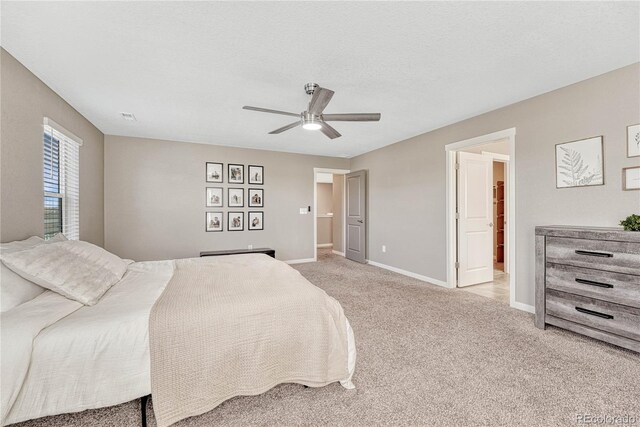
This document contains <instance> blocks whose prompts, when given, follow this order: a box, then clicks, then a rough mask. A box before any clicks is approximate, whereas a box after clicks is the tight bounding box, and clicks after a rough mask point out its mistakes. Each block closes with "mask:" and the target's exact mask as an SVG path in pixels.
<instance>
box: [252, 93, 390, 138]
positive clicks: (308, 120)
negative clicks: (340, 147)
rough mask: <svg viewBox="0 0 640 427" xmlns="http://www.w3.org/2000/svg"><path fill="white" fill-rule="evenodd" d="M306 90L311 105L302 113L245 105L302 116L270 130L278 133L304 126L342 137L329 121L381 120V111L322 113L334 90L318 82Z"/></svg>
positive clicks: (271, 133) (327, 134)
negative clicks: (323, 86) (321, 85)
mask: <svg viewBox="0 0 640 427" xmlns="http://www.w3.org/2000/svg"><path fill="white" fill-rule="evenodd" d="M304 90H305V92H306V93H307V94H308V95H310V96H311V100H310V101H309V106H308V108H307V110H306V111H303V112H302V113H300V114H296V113H289V112H287V111H280V110H271V109H269V108H260V107H251V106H248V105H245V106H244V107H242V108H243V109H245V110H251V111H258V112H261V113H271V114H280V115H284V116H293V117H300V119H299V120H297V121H295V122H293V123H290V124H288V125H286V126H283V127H281V128H279V129H276V130H274V131H271V132H269V134H270V135H276V134H279V133H282V132H284V131H286V130H289V129H293V128H295V127H298V126H300V125H301V126H302V128H303V129H307V130H319V131H320V132H322V133H323V134H325V135H326V136H327V137H328V138H330V139H335V138H338V137H340V136H341V135H340V133H339V132H338V131H337V130H335V129H334V128H333V127H331V126H329V124H327V122H328V121H336V122H377V121H379V120H380V113H346V114H322V113H323V111H324V109H325V108H326V107H327V105H328V104H329V101H331V98H332V97H333V94H334V92H333V91H332V90H329V89H325V88H322V87H320V85H318V84H317V83H307V84H306V85H304Z"/></svg>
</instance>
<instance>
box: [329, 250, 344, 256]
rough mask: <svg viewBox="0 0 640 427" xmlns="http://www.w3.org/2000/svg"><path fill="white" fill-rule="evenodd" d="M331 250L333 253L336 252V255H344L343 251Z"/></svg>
mask: <svg viewBox="0 0 640 427" xmlns="http://www.w3.org/2000/svg"><path fill="white" fill-rule="evenodd" d="M331 252H333V253H334V254H336V255H340V256H344V252H338V251H336V250H333V251H331Z"/></svg>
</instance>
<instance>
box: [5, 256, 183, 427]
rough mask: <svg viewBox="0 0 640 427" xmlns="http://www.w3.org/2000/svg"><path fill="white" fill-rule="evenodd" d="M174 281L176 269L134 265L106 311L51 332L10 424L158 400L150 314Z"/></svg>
mask: <svg viewBox="0 0 640 427" xmlns="http://www.w3.org/2000/svg"><path fill="white" fill-rule="evenodd" d="M172 273H173V261H149V262H138V263H134V264H131V265H130V266H129V269H128V271H127V273H126V274H125V276H124V277H123V278H122V280H121V281H119V282H118V283H117V284H115V285H114V286H113V287H112V288H111V289H110V290H109V291H108V292H107V293H106V294H105V295H104V296H103V297H102V299H101V300H100V302H99V303H98V304H96V305H94V306H90V307H89V306H83V307H82V308H80V309H78V310H76V311H75V312H73V313H71V314H70V315H68V316H66V317H64V318H63V319H61V320H59V321H57V322H56V323H54V324H53V325H51V326H49V327H47V328H46V329H43V330H42V331H41V332H40V334H39V335H38V336H37V337H36V339H35V342H34V346H33V353H32V358H31V365H30V367H29V371H28V373H27V377H26V378H25V381H24V383H23V385H22V389H21V390H20V393H19V394H18V397H17V399H16V401H15V403H14V404H13V407H12V408H11V411H10V412H9V414H8V416H7V419H6V421H5V422H6V424H11V423H16V422H20V421H25V420H28V419H32V418H39V417H44V416H48V415H56V414H62V413H69V412H78V411H82V410H85V409H93V408H101V407H105V406H111V405H117V404H120V403H124V402H128V401H130V400H133V399H137V398H139V397H141V396H145V395H148V394H150V393H151V380H150V369H149V363H150V362H149V361H150V358H149V330H148V326H149V312H150V311H151V307H152V306H153V304H154V302H155V301H156V299H158V297H159V296H160V294H161V293H162V291H163V289H164V287H165V285H166V284H167V282H168V281H169V279H170V278H171V275H172Z"/></svg>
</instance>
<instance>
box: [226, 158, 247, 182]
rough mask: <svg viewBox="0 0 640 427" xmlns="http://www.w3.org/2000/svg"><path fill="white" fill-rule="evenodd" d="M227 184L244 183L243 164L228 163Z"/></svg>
mask: <svg viewBox="0 0 640 427" xmlns="http://www.w3.org/2000/svg"><path fill="white" fill-rule="evenodd" d="M228 182H229V184H244V165H233V164H231V163H229V178H228Z"/></svg>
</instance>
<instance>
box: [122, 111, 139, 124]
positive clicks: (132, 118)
mask: <svg viewBox="0 0 640 427" xmlns="http://www.w3.org/2000/svg"><path fill="white" fill-rule="evenodd" d="M120 115H121V116H122V118H123V119H125V120H127V121H130V122H135V121H136V116H134V115H133V113H120Z"/></svg>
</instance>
